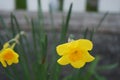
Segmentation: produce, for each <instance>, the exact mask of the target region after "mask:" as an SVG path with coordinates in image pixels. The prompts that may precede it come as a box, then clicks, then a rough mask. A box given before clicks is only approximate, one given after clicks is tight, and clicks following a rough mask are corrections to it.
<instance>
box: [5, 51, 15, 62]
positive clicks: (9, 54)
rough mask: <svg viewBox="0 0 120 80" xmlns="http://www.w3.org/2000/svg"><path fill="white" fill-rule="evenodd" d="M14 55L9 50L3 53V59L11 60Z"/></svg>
mask: <svg viewBox="0 0 120 80" xmlns="http://www.w3.org/2000/svg"><path fill="white" fill-rule="evenodd" d="M13 57H14V54H13V53H12V52H11V51H7V52H6V53H5V54H4V59H5V60H11V59H13Z"/></svg>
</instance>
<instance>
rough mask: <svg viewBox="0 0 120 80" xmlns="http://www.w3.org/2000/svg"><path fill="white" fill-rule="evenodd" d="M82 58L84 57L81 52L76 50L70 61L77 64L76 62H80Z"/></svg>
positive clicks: (70, 56)
mask: <svg viewBox="0 0 120 80" xmlns="http://www.w3.org/2000/svg"><path fill="white" fill-rule="evenodd" d="M81 56H82V55H81V53H80V51H78V50H75V51H73V52H72V53H71V54H70V55H69V59H70V60H71V61H72V62H76V61H78V60H80V58H81Z"/></svg>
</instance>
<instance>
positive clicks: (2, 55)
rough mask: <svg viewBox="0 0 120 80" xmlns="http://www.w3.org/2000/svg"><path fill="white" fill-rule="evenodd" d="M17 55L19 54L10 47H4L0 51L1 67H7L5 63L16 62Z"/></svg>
mask: <svg viewBox="0 0 120 80" xmlns="http://www.w3.org/2000/svg"><path fill="white" fill-rule="evenodd" d="M18 57H19V55H18V54H17V53H16V52H15V51H14V50H13V49H11V48H6V49H4V50H2V51H1V52H0V62H1V63H2V65H3V67H7V64H8V65H12V63H18V62H19V60H18Z"/></svg>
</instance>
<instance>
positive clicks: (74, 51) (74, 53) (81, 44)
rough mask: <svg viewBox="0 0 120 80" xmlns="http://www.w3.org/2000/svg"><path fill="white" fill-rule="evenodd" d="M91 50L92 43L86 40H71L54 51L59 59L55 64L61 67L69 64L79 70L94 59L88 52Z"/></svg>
mask: <svg viewBox="0 0 120 80" xmlns="http://www.w3.org/2000/svg"><path fill="white" fill-rule="evenodd" d="M92 48H93V44H92V42H91V41H90V40H87V39H79V40H72V41H70V42H68V43H65V44H61V45H58V46H57V48H56V50H57V53H58V55H60V56H61V58H60V59H58V61H57V62H58V63H59V64H61V65H67V64H71V65H72V66H73V67H74V68H81V67H83V66H84V65H85V63H86V62H91V61H93V60H94V57H93V56H91V55H90V54H89V52H88V51H90V50H92Z"/></svg>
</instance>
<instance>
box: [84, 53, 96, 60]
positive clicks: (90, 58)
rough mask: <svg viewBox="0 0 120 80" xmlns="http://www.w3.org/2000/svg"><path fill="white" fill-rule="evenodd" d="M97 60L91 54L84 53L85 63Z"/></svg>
mask: <svg viewBox="0 0 120 80" xmlns="http://www.w3.org/2000/svg"><path fill="white" fill-rule="evenodd" d="M94 59H95V58H94V57H93V56H92V55H90V53H89V52H87V51H86V52H84V56H83V59H82V60H83V61H85V62H91V61H93V60H94Z"/></svg>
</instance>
